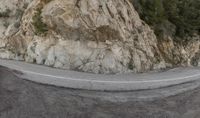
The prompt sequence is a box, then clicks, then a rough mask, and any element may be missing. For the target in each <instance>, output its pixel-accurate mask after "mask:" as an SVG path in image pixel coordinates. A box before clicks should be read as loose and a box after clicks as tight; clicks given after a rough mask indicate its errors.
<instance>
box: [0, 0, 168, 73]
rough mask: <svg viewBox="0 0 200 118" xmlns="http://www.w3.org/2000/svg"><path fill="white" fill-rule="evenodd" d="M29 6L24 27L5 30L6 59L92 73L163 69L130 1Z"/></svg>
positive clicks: (46, 1)
mask: <svg viewBox="0 0 200 118" xmlns="http://www.w3.org/2000/svg"><path fill="white" fill-rule="evenodd" d="M3 1H5V0H3ZM6 1H7V0H6ZM9 1H10V4H11V3H13V1H11V0H9ZM16 2H17V3H21V4H22V3H25V1H16ZM28 3H29V4H28V6H27V8H26V9H23V15H22V18H21V19H20V27H19V28H17V29H16V30H15V32H14V31H13V30H14V29H13V28H10V27H12V25H9V26H8V28H7V29H4V35H3V37H2V38H1V53H0V56H1V57H2V58H8V59H17V60H24V61H27V62H32V63H37V64H44V65H48V66H52V67H57V68H63V69H72V70H79V71H84V72H92V73H123V72H144V71H148V70H152V69H159V68H165V63H164V61H163V59H162V57H161V54H160V52H159V49H158V47H157V39H156V36H155V34H154V32H153V31H152V30H151V29H150V27H149V26H148V25H147V24H146V23H144V22H143V21H142V20H140V18H139V15H138V14H137V12H136V11H135V9H134V8H133V6H132V4H131V3H130V2H129V1H128V0H124V1H122V0H108V1H107V0H106V1H102V0H67V1H66V0H33V1H29V2H28ZM13 8H14V7H13ZM18 8H20V7H18ZM10 17H11V16H9V17H8V18H9V19H11V18H10ZM1 19H2V18H1ZM6 34H7V35H6Z"/></svg>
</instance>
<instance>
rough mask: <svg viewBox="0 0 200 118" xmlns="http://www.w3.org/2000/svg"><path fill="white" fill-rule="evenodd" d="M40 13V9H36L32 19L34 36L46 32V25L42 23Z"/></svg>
mask: <svg viewBox="0 0 200 118" xmlns="http://www.w3.org/2000/svg"><path fill="white" fill-rule="evenodd" d="M41 13H42V11H41V9H37V12H36V13H35V15H34V17H33V26H34V28H35V34H36V35H42V34H45V33H46V32H47V31H48V27H47V25H46V24H45V23H44V22H43V21H42V16H41Z"/></svg>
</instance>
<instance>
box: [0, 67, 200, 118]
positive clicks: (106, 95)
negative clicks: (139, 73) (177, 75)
mask: <svg viewBox="0 0 200 118" xmlns="http://www.w3.org/2000/svg"><path fill="white" fill-rule="evenodd" d="M12 73H13V72H12V71H11V70H9V69H7V68H3V67H0V118H199V117H200V87H198V86H199V84H197V83H198V82H196V84H194V83H186V84H183V85H179V86H172V87H169V88H167V89H166V88H163V89H158V90H144V91H133V92H123V93H120V92H94V91H86V90H73V89H66V88H58V87H53V86H46V85H41V84H36V83H33V82H30V81H27V80H23V79H21V78H17V77H16V76H15V75H13V74H12ZM194 85H196V88H193V89H191V90H189V91H187V92H183V93H180V94H178V95H175V96H171V97H159V94H164V93H166V92H170V91H174V90H176V89H178V88H185V87H191V86H194ZM177 87H178V88H177ZM148 95H151V96H149V97H148V98H151V99H142V98H143V97H145V96H146V97H147V96H148ZM155 96H157V97H155ZM161 96H162V95H161ZM123 98H129V99H124V100H123Z"/></svg>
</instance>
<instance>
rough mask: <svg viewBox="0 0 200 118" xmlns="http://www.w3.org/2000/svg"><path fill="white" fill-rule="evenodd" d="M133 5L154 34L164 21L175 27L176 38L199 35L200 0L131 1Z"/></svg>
mask: <svg viewBox="0 0 200 118" xmlns="http://www.w3.org/2000/svg"><path fill="white" fill-rule="evenodd" d="M133 4H134V6H135V7H136V9H137V11H138V12H139V14H140V16H141V18H142V19H143V20H144V21H145V22H147V23H148V24H149V25H151V26H153V27H154V30H155V33H156V34H159V32H156V31H158V30H157V29H156V28H157V26H160V24H166V23H168V22H166V21H169V22H170V23H172V24H174V25H175V26H176V30H175V33H174V34H175V36H176V37H181V38H182V39H184V38H183V37H185V36H186V35H187V36H188V35H189V36H191V35H193V34H200V0H133ZM166 25H167V24H166ZM166 25H164V26H166Z"/></svg>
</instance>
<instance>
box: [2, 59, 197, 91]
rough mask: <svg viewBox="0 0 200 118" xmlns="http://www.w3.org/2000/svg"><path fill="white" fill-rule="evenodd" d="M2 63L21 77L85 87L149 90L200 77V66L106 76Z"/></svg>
mask: <svg viewBox="0 0 200 118" xmlns="http://www.w3.org/2000/svg"><path fill="white" fill-rule="evenodd" d="M0 65H2V66H5V67H8V68H11V69H14V70H17V71H20V74H17V76H18V77H20V78H24V79H27V80H31V81H34V82H38V83H43V84H48V85H55V86H59V87H67V88H73V89H85V90H101V91H130V90H131V91H133V90H146V89H157V88H163V87H168V86H172V85H177V84H182V83H187V82H191V81H197V80H200V68H199V67H188V68H176V69H171V70H168V71H163V72H150V73H143V74H133V73H126V74H116V75H102V74H91V73H82V72H76V71H70V70H60V69H55V68H50V67H46V66H41V65H35V64H29V63H25V62H19V61H12V60H1V59H0ZM21 73H23V74H21Z"/></svg>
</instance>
